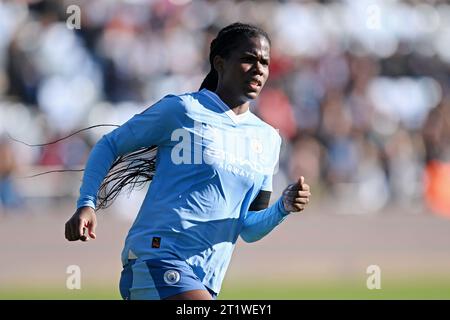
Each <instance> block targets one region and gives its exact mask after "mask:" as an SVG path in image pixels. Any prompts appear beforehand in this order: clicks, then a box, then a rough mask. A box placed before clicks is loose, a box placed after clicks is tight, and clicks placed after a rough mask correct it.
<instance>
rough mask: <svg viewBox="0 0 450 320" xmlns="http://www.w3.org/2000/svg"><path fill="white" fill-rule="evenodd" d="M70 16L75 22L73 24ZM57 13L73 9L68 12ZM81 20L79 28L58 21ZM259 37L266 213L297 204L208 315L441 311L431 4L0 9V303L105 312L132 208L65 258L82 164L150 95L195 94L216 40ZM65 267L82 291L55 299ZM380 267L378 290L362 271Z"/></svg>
mask: <svg viewBox="0 0 450 320" xmlns="http://www.w3.org/2000/svg"><path fill="white" fill-rule="evenodd" d="M73 5H75V6H76V7H75V9H77V8H78V9H79V11H77V10H75V11H73V10H74V9H73V8H74V7H73ZM70 6H72V7H70ZM77 12H80V16H79V20H78V21H79V22H80V26H79V27H80V28H75V29H74V28H71V26H73V25H74V23H75V24H76V23H77V19H75V18H74V17H75V16H74V14H76V13H77ZM236 21H241V22H247V23H254V24H257V25H259V26H260V27H262V28H263V29H264V30H266V31H267V32H268V33H269V35H270V36H271V40H272V48H271V65H270V78H269V81H268V83H267V85H266V87H265V88H264V90H263V93H262V94H261V95H260V97H259V98H258V99H257V100H256V101H254V103H252V106H251V109H252V111H253V112H254V113H256V114H257V115H258V116H259V117H261V118H262V119H263V120H265V121H266V122H268V123H269V124H271V125H272V126H274V127H275V128H277V129H279V132H280V134H281V136H282V137H283V146H282V150H281V155H280V166H279V170H278V172H277V174H276V176H275V179H274V194H273V195H272V201H274V200H276V199H277V198H278V197H279V196H280V195H281V192H282V190H283V189H284V188H285V187H286V186H287V184H289V183H292V182H294V181H295V180H297V179H298V177H299V176H300V175H303V176H305V178H306V182H307V183H308V184H310V185H311V188H312V193H313V196H312V202H311V205H310V207H309V208H308V209H307V210H306V211H305V212H304V213H302V214H299V215H294V216H291V217H289V219H287V221H285V222H284V223H283V225H281V226H279V227H278V228H277V229H276V230H275V231H274V232H273V233H271V234H270V235H269V236H267V237H266V238H264V239H263V240H261V241H259V242H257V243H253V244H245V243H243V242H241V241H239V242H238V244H237V249H236V251H235V254H234V256H233V259H232V261H231V266H230V269H229V272H228V274H227V276H226V279H225V283H224V287H223V292H222V294H221V295H220V296H219V298H222V299H226V298H228V299H234V298H236V299H240V298H247V299H260V298H264V299H316V298H325V299H328V298H336V299H347V298H356V299H372V298H375V299H376V298H400V299H408V298H446V299H448V298H450V220H449V218H450V90H449V89H450V67H449V66H450V4H448V3H447V1H444V0H442V1H438V0H436V1H431V0H430V1H413V0H411V1H400V0H384V1H367V0H354V1H350V0H348V1H325V0H324V1H287V0H286V1H281V0H280V1H229V0H221V1H207V0H192V1H190V0H128V1H125V0H123V1H109V0H95V1H75V0H73V1H1V2H0V254H1V258H0V298H3V299H11V298H40V299H72V298H75V299H95V298H98V299H118V298H119V293H118V289H117V287H118V279H119V275H120V271H121V265H120V251H121V248H122V244H123V241H124V238H125V236H126V232H127V231H128V228H129V227H130V225H131V223H132V221H133V218H134V216H135V214H136V213H137V210H138V209H139V206H140V203H141V201H142V199H143V196H144V193H145V190H140V191H136V192H134V193H132V194H131V195H127V194H124V195H123V196H122V197H121V198H119V199H118V201H117V202H116V203H115V204H114V205H113V207H111V208H110V209H108V210H106V211H104V212H99V227H98V232H97V235H98V239H97V240H95V241H90V242H89V243H69V242H67V241H66V240H65V239H64V223H65V221H66V220H67V219H68V218H69V217H70V216H71V215H72V214H73V212H74V210H75V201H76V198H77V196H78V188H79V187H80V181H81V177H82V173H80V172H64V173H50V174H47V175H43V176H37V177H33V178H29V176H31V175H34V174H38V173H41V172H45V171H49V170H63V169H70V170H78V169H82V168H83V167H84V164H85V162H86V159H87V156H88V154H89V150H90V149H91V147H92V146H93V145H94V144H95V142H96V141H97V140H98V139H99V138H100V137H101V136H102V135H103V134H105V133H106V132H109V131H110V130H112V128H110V127H106V128H96V129H92V130H89V131H87V132H82V133H79V134H77V135H74V136H72V137H70V138H68V139H65V140H63V141H61V142H58V143H56V144H52V145H49V146H46V147H39V146H27V145H24V144H22V143H19V142H16V141H14V140H13V139H12V138H14V139H18V140H21V141H23V142H26V143H28V144H41V143H45V142H51V141H55V140H57V139H59V138H62V137H64V136H67V135H69V134H71V133H72V132H74V131H76V130H79V129H82V128H85V127H88V126H92V125H97V124H122V123H124V122H125V121H126V120H127V119H129V118H130V117H131V116H132V115H133V114H135V113H139V112H141V111H143V110H144V109H145V108H147V107H148V106H150V105H151V104H153V103H154V102H156V101H157V100H159V99H160V98H161V97H163V96H164V95H166V94H169V93H175V94H181V93H184V92H192V91H196V90H197V89H198V87H199V86H200V83H201V82H202V80H203V78H204V77H205V75H206V73H207V72H208V71H209V62H208V54H209V43H210V41H211V40H212V39H213V38H214V36H215V35H216V34H217V32H218V31H219V30H220V29H221V28H222V27H224V26H226V25H227V24H229V23H232V22H236ZM71 265H76V266H79V267H80V270H81V286H82V287H81V289H80V290H76V289H75V290H69V289H68V288H67V287H66V282H67V279H68V277H69V276H70V274H68V273H67V268H68V267H69V266H71ZM371 265H377V266H379V268H380V270H381V289H373V290H369V289H368V288H367V279H368V277H370V275H371V274H368V273H367V268H368V267H369V266H371Z"/></svg>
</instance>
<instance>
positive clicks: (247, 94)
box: [244, 87, 262, 100]
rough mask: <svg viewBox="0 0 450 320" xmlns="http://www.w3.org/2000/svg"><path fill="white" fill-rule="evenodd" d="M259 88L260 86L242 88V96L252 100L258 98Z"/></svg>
mask: <svg viewBox="0 0 450 320" xmlns="http://www.w3.org/2000/svg"><path fill="white" fill-rule="evenodd" d="M261 89H262V88H261V87H259V88H258V89H257V90H244V96H245V97H246V98H247V99H249V100H254V99H256V98H258V96H259V93H260V92H261Z"/></svg>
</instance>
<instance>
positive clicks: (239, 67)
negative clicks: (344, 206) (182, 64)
mask: <svg viewBox="0 0 450 320" xmlns="http://www.w3.org/2000/svg"><path fill="white" fill-rule="evenodd" d="M213 63H214V68H215V69H216V70H217V73H218V75H219V81H218V84H217V89H216V93H217V95H218V96H219V97H220V98H221V99H222V100H223V101H224V102H225V103H226V104H227V105H228V106H229V108H230V109H231V110H233V112H235V113H236V114H241V113H244V112H246V111H247V110H248V109H249V105H250V101H251V100H253V99H256V98H257V97H258V95H259V93H260V92H261V90H262V88H263V87H264V84H265V83H266V81H267V78H268V77H269V63H270V45H269V41H268V40H267V39H266V38H265V37H262V36H258V37H253V38H250V39H243V40H242V42H241V43H240V45H239V46H238V47H237V48H236V49H235V50H233V51H232V52H231V53H230V55H229V56H228V57H225V58H224V57H220V56H216V57H214V60H213ZM310 195H311V193H310V188H309V185H307V184H306V183H305V181H304V177H300V178H299V179H298V181H297V182H296V183H293V184H291V185H289V186H288V187H287V188H286V189H285V190H284V191H283V200H282V201H283V205H284V208H285V210H286V211H289V212H300V211H303V210H304V209H305V207H306V205H307V204H308V202H309V197H310ZM96 225H97V220H96V216H95V211H94V209H92V208H90V207H82V208H79V209H78V210H77V211H76V212H75V214H74V215H73V216H72V217H71V218H70V219H69V221H67V223H66V225H65V236H66V239H67V240H69V241H77V240H81V241H88V240H89V238H92V239H95V238H96V235H95V228H96ZM166 299H167V300H212V297H211V295H210V293H209V292H208V291H207V290H190V291H186V292H183V293H180V294H177V295H174V296H171V297H168V298H166Z"/></svg>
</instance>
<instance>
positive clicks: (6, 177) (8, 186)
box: [0, 136, 22, 212]
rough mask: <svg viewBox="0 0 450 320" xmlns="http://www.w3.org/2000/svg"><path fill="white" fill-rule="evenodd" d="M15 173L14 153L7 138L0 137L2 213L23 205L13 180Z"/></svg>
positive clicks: (0, 196)
mask: <svg viewBox="0 0 450 320" xmlns="http://www.w3.org/2000/svg"><path fill="white" fill-rule="evenodd" d="M15 171H16V160H15V157H14V153H13V151H12V149H11V146H10V144H9V142H8V141H7V139H6V137H4V136H0V212H1V211H3V210H8V209H15V208H18V207H19V206H20V205H21V204H22V198H21V196H20V194H19V192H18V190H17V189H16V186H15V185H14V181H13V179H12V174H13V173H14V172H15Z"/></svg>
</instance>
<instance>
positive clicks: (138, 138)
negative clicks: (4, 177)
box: [77, 96, 183, 209]
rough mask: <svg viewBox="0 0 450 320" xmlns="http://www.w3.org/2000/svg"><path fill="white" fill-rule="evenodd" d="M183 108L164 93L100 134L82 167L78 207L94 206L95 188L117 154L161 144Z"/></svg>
mask: <svg viewBox="0 0 450 320" xmlns="http://www.w3.org/2000/svg"><path fill="white" fill-rule="evenodd" d="M182 112H183V107H182V104H181V103H180V99H179V98H178V97H176V96H166V97H165V98H163V99H162V100H160V101H159V102H157V103H156V104H154V105H152V106H151V107H150V108H148V109H147V110H145V111H144V112H142V113H140V114H137V115H135V116H134V117H132V118H131V119H130V120H128V121H127V122H126V123H125V124H123V125H122V126H120V127H119V128H117V129H115V130H113V131H112V132H110V133H108V134H107V135H105V136H103V137H102V138H101V139H100V140H99V141H98V142H97V143H96V144H95V146H94V148H93V149H92V150H91V153H90V154H89V158H88V160H87V163H86V167H85V169H84V176H83V182H82V184H81V187H80V197H79V198H78V201H77V208H80V207H83V206H89V207H92V208H94V209H95V207H96V199H97V192H98V190H99V188H100V185H101V183H102V181H103V179H104V178H105V176H106V175H107V174H108V172H109V169H110V168H111V165H112V164H113V162H114V160H115V159H117V157H119V156H121V155H124V154H127V153H130V152H133V151H136V150H138V149H140V148H144V147H150V146H152V145H157V146H160V145H163V144H164V143H165V142H167V141H168V140H170V134H171V132H172V130H173V128H174V127H176V125H177V116H178V115H179V114H181V113H182Z"/></svg>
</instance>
